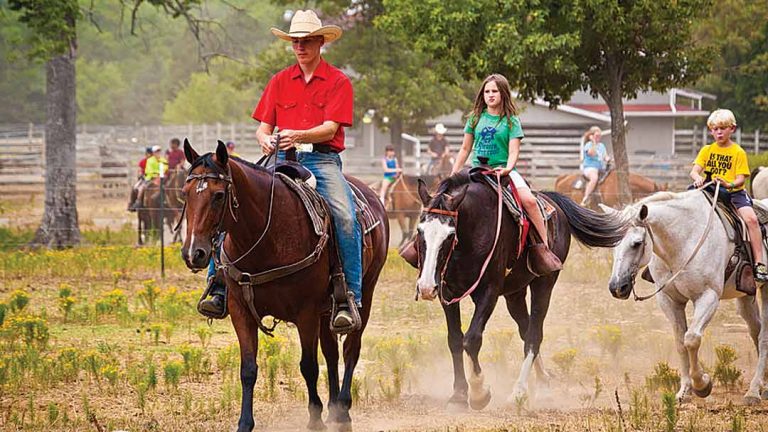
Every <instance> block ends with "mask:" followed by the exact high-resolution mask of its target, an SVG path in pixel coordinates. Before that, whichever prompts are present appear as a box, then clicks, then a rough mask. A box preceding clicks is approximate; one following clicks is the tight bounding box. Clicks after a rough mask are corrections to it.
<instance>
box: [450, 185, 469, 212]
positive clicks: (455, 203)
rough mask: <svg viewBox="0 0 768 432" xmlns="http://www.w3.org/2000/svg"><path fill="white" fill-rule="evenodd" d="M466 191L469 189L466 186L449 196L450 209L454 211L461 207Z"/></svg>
mask: <svg viewBox="0 0 768 432" xmlns="http://www.w3.org/2000/svg"><path fill="white" fill-rule="evenodd" d="M467 189H469V185H468V184H466V185H464V186H462V187H461V188H460V189H459V191H458V192H456V193H454V194H451V195H449V201H450V203H451V208H453V209H454V210H456V209H457V208H459V205H461V202H462V201H464V197H465V196H467Z"/></svg>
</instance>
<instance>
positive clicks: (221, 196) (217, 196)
mask: <svg viewBox="0 0 768 432" xmlns="http://www.w3.org/2000/svg"><path fill="white" fill-rule="evenodd" d="M223 199H224V191H216V192H214V194H213V200H214V201H216V202H218V201H221V200H223Z"/></svg>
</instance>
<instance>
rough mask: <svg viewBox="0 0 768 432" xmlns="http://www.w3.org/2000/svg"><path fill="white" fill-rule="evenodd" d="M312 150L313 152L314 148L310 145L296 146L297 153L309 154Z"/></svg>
mask: <svg viewBox="0 0 768 432" xmlns="http://www.w3.org/2000/svg"><path fill="white" fill-rule="evenodd" d="M312 150H314V146H313V145H312V144H296V151H297V152H303V153H311V152H312Z"/></svg>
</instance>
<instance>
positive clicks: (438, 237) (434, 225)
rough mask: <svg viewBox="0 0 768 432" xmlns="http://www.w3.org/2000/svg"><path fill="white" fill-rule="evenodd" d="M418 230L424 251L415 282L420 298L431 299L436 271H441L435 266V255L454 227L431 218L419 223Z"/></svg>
mask: <svg viewBox="0 0 768 432" xmlns="http://www.w3.org/2000/svg"><path fill="white" fill-rule="evenodd" d="M419 231H421V233H422V235H423V236H424V243H426V248H425V251H424V262H423V264H422V266H421V274H420V275H419V280H418V281H417V282H416V284H417V286H418V288H419V293H420V294H421V298H423V299H424V300H433V299H434V298H435V290H436V288H437V281H436V276H437V272H438V271H442V269H438V268H437V257H438V255H440V248H441V247H442V245H443V243H445V240H446V239H447V238H448V236H449V235H451V234H453V233H455V232H456V229H455V228H454V227H452V226H450V225H448V224H447V223H443V222H441V221H440V220H439V219H437V218H433V219H430V220H428V221H425V222H422V223H420V224H419Z"/></svg>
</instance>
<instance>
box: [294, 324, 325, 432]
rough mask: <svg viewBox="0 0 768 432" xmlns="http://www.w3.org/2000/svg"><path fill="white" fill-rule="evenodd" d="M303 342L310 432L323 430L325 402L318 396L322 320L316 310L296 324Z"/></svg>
mask: <svg viewBox="0 0 768 432" xmlns="http://www.w3.org/2000/svg"><path fill="white" fill-rule="evenodd" d="M296 328H297V329H298V330H299V340H300V342H301V361H300V362H299V367H300V369H301V375H302V376H303V377H304V382H306V384H307V396H308V399H309V406H308V409H309V423H308V424H307V429H309V430H323V429H325V424H324V423H323V419H322V413H323V402H322V401H321V400H320V396H319V395H318V394H317V378H318V376H319V375H320V369H319V366H318V363H317V345H318V340H319V337H320V319H319V317H318V316H317V315H315V313H314V310H312V311H309V312H307V313H304V314H302V315H301V316H300V317H299V319H298V320H297V322H296Z"/></svg>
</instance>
